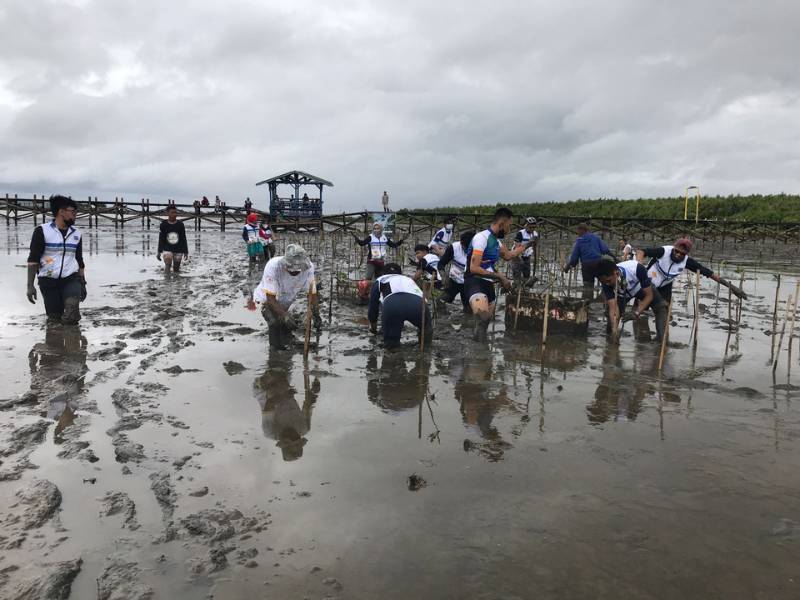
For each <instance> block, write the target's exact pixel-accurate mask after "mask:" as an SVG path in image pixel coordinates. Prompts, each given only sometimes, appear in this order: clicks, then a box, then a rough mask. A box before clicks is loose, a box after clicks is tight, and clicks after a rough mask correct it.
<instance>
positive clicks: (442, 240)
mask: <svg viewBox="0 0 800 600" xmlns="http://www.w3.org/2000/svg"><path fill="white" fill-rule="evenodd" d="M452 237H453V220H452V219H447V220H446V221H445V222H444V227H442V228H441V229H440V230H439V231H437V232H436V233H435V234H434V236H433V239H432V240H431V241H430V243H429V244H428V248H429V249H430V251H431V252H433V253H434V254H435V255H436V256H442V255H443V254H444V251H445V250H447V246H449V245H450V239H451V238H452Z"/></svg>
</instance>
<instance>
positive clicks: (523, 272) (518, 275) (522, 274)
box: [511, 217, 539, 281]
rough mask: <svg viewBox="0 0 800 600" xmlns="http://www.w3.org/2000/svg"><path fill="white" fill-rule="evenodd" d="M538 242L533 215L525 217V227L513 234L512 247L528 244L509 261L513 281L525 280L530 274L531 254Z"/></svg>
mask: <svg viewBox="0 0 800 600" xmlns="http://www.w3.org/2000/svg"><path fill="white" fill-rule="evenodd" d="M538 243H539V232H538V231H536V219H535V218H534V217H527V218H526V219H525V227H523V228H522V229H520V230H519V231H518V232H517V235H516V236H514V248H517V247H518V246H519V245H521V244H528V247H527V249H526V250H525V251H524V252H523V253H522V255H521V256H518V257H517V258H515V259H514V260H512V261H511V274H512V276H513V277H514V280H515V281H518V280H520V279H522V280H523V281H527V280H528V279H530V276H531V257H532V256H533V252H534V248H535V247H536V245H537V244H538Z"/></svg>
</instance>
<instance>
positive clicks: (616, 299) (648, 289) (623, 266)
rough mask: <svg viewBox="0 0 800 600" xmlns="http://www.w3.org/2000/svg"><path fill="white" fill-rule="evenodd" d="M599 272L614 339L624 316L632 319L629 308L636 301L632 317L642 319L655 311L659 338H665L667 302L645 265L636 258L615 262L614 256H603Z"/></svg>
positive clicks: (659, 339)
mask: <svg viewBox="0 0 800 600" xmlns="http://www.w3.org/2000/svg"><path fill="white" fill-rule="evenodd" d="M596 273H597V278H598V279H599V280H600V283H601V284H602V288H603V295H604V296H605V298H606V302H607V303H608V321H609V324H610V325H611V331H612V333H613V337H614V339H616V337H617V332H618V323H619V320H620V318H622V319H624V320H628V318H626V315H625V309H626V307H627V306H628V304H629V303H630V302H631V300H634V301H635V303H634V307H633V315H632V319H634V320H636V319H638V318H639V317H640V316H641V315H642V313H643V312H644V311H645V310H647V309H648V308H649V309H650V310H652V311H653V314H654V315H655V317H656V341H661V338H662V336H663V335H664V328H665V325H666V323H667V305H666V303H665V302H664V299H663V298H662V297H661V295H660V294H659V293H658V290H657V289H656V288H655V286H654V285H652V283H651V282H650V278H649V277H648V276H647V269H646V268H645V267H644V265H641V264H639V262H637V261H635V260H627V261H625V262H621V263H615V262H614V260H613V259H612V258H611V257H603V258H601V259H600V263H599V264H598V266H597V271H596Z"/></svg>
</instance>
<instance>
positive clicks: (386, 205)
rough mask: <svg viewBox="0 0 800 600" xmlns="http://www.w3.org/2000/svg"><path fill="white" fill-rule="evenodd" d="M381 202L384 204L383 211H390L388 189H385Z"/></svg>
mask: <svg viewBox="0 0 800 600" xmlns="http://www.w3.org/2000/svg"><path fill="white" fill-rule="evenodd" d="M381 204H383V212H389V194H387V193H386V190H383V196H381Z"/></svg>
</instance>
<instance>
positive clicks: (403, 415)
mask: <svg viewBox="0 0 800 600" xmlns="http://www.w3.org/2000/svg"><path fill="white" fill-rule="evenodd" d="M27 236H28V233H27V232H23V231H22V230H20V231H19V233H18V232H17V230H15V229H13V228H11V229H8V230H5V231H2V232H0V244H4V245H2V246H0V251H1V252H0V256H2V259H0V274H2V277H3V280H4V281H5V282H6V285H5V286H3V287H2V288H0V311H2V314H3V326H2V329H0V369H2V372H3V373H4V385H3V388H2V391H0V402H2V407H3V410H2V411H0V460H2V464H0V480H2V481H0V520H2V523H3V527H2V533H0V545H2V548H3V551H2V553H0V597H3V598H18V597H31V598H33V597H48V594H51V595H52V597H58V596H57V595H56V594H57V593H58V592H59V591H64V590H65V589H68V588H69V586H70V585H71V588H69V589H71V595H70V596H69V597H71V598H94V597H100V598H147V597H156V598H164V597H173V598H184V597H186V598H198V597H216V598H305V597H308V598H325V597H339V598H398V599H400V598H410V597H420V598H588V597H591V598H609V599H611V598H613V599H617V598H659V599H661V598H698V599H699V598H710V597H720V598H765V599H767V598H770V599H772V598H796V597H798V595H800V589H798V585H799V583H798V582H799V581H800V580H798V577H800V573H798V569H800V567H799V566H798V565H799V564H800V563H798V561H797V556H798V553H799V552H800V469H798V467H800V452H799V451H800V434H799V433H798V432H800V429H798V425H799V424H800V423H799V422H800V413H798V410H797V402H798V398H797V395H798V390H800V388H798V387H796V386H797V385H800V383H798V382H797V381H796V372H797V371H800V365H799V364H797V363H798V356H800V352H798V348H797V347H796V346H797V340H796V339H795V348H794V353H793V357H792V358H791V361H792V363H793V364H792V372H790V371H789V369H787V364H788V363H787V358H788V356H787V352H786V347H787V342H788V334H787V336H786V337H785V338H784V340H783V346H782V351H781V352H780V353H779V355H778V356H779V362H778V367H777V370H776V372H775V376H774V377H773V374H772V364H771V361H770V355H771V342H772V340H773V336H772V335H771V332H772V330H773V329H772V309H773V301H774V293H775V277H774V273H776V272H782V273H783V282H782V287H781V298H782V302H781V310H782V311H785V306H784V301H785V299H786V297H788V295H789V294H793V293H794V288H795V281H796V277H795V269H794V267H793V266H791V265H788V264H786V265H782V264H780V261H773V263H772V265H771V266H770V267H769V269H767V267H765V266H764V265H756V264H750V263H747V262H746V261H745V260H743V259H742V262H741V264H738V265H737V264H733V263H732V262H730V263H729V265H728V266H727V267H725V268H726V272H727V274H728V275H729V276H731V278H735V279H737V280H738V277H739V276H738V274H736V272H735V270H734V269H735V268H736V266H742V267H744V272H745V284H744V285H745V289H746V291H747V292H748V293H749V294H750V295H751V300H750V301H749V302H747V303H746V304H745V305H744V308H743V315H742V319H741V326H740V327H739V328H738V329H737V328H735V327H733V328H732V327H731V326H730V325H729V324H728V322H727V319H728V304H727V296H726V294H725V293H724V288H723V292H722V293H721V294H720V295H719V296H717V290H716V286H715V285H714V284H712V283H711V282H708V281H705V282H704V284H703V292H702V293H701V298H700V312H701V315H702V319H701V321H700V329H699V334H698V343H697V345H696V348H694V347H693V344H691V343H690V328H691V323H692V314H693V308H692V302H691V301H689V302H688V303H687V301H686V299H687V294H686V293H685V292H684V287H683V286H684V282H681V287H680V290H679V292H678V293H676V295H675V296H676V301H675V305H674V323H675V326H674V327H673V328H672V334H671V341H672V343H671V346H670V348H669V350H668V352H667V356H666V361H665V365H664V367H663V371H662V373H661V375H660V376H659V374H658V369H657V365H658V348H657V346H656V345H655V344H653V343H648V342H641V341H640V342H637V341H636V340H635V339H634V337H633V336H631V335H627V334H626V335H624V336H623V338H622V341H621V343H620V345H619V346H618V347H615V346H609V345H608V344H607V343H606V338H605V333H604V327H603V323H602V320H601V318H602V311H601V310H600V309H599V307H597V306H595V307H593V309H592V316H593V320H592V323H591V326H590V330H589V335H588V336H587V337H585V338H583V337H572V336H570V337H559V336H552V337H551V338H550V339H549V340H548V344H547V350H546V351H545V352H544V354H543V353H542V350H541V345H540V338H539V334H530V333H528V334H526V333H524V332H518V333H517V334H515V335H511V334H508V335H507V334H506V332H505V330H504V327H503V323H502V318H501V315H500V314H498V318H497V322H496V325H495V327H494V331H493V333H492V334H491V335H490V344H489V346H488V347H482V348H481V347H474V346H473V345H472V343H471V342H470V341H469V337H468V335H467V333H466V332H467V331H468V330H469V321H466V320H464V319H463V317H462V316H461V315H460V314H458V313H457V312H456V311H454V310H451V311H450V314H449V315H441V314H440V315H439V317H438V319H437V323H436V330H435V331H436V340H435V342H434V348H433V350H432V351H431V352H430V353H429V354H428V355H426V356H425V357H424V358H420V356H419V352H418V350H417V348H416V345H415V343H414V340H415V338H414V337H413V336H412V335H411V333H410V332H409V333H408V337H407V339H406V341H407V344H406V345H405V347H404V348H403V349H401V350H400V351H393V352H384V350H383V349H382V347H381V346H380V344H379V343H378V342H377V341H376V340H375V339H373V338H372V337H371V336H369V335H368V333H367V331H366V321H365V309H364V307H358V306H354V305H350V304H344V303H335V305H334V310H333V311H332V323H331V324H330V325H328V324H327V316H328V311H327V306H325V307H324V308H323V311H322V312H323V315H324V320H325V322H326V328H325V331H324V332H323V333H322V334H321V335H320V336H319V339H318V340H316V341H317V344H318V347H317V349H316V350H315V351H314V352H312V353H311V356H310V357H309V359H308V361H304V360H303V356H302V351H301V350H299V349H295V350H294V351H290V352H280V353H269V351H268V350H267V340H266V331H265V327H264V323H263V320H262V318H261V316H260V314H259V313H258V312H249V311H247V310H246V309H245V298H244V293H245V291H246V290H248V289H249V288H251V287H252V286H253V285H254V283H255V282H256V281H257V280H258V278H259V276H260V273H259V272H258V270H254V271H252V272H249V269H248V265H247V261H246V259H245V258H244V255H243V254H244V253H243V250H242V248H241V243H240V240H239V239H238V237H237V235H236V234H235V233H228V234H220V233H217V232H204V233H202V234H196V235H195V234H190V249H191V250H193V256H192V260H191V262H189V263H188V264H187V265H186V268H185V270H184V271H183V272H182V273H181V274H180V275H179V276H177V277H168V278H167V277H164V275H163V274H162V273H161V272H160V270H159V266H160V265H159V263H156V262H155V260H154V258H153V256H152V254H153V252H154V251H155V245H156V234H155V232H140V231H126V232H124V233H122V232H114V231H113V230H112V231H103V232H100V233H99V235H98V233H97V232H92V233H91V234H90V235H88V236H87V241H86V242H84V243H87V251H88V252H87V254H89V256H87V279H88V280H89V292H90V296H89V298H88V300H87V301H86V303H84V304H83V305H82V312H83V315H84V318H83V320H82V322H81V326H80V328H79V329H75V328H62V327H60V326H55V327H54V326H50V327H48V326H46V325H45V323H44V317H43V314H42V306H41V304H38V305H37V306H31V305H29V304H28V303H27V301H26V300H25V297H24V278H25V270H24V268H23V266H24V263H25V259H26V254H27V253H26V250H25V248H24V246H25V245H26V244H27ZM327 243H328V242H326V244H323V245H321V246H320V247H323V248H325V249H326V251H327V253H328V254H329V253H330V250H329V247H328V245H327ZM310 245H311V246H314V245H315V244H314V243H311V244H310ZM341 256H342V254H340V255H339V257H340V258H339V259H338V261H339V262H340V263H342V264H341V265H340V264H338V263H337V270H339V269H340V268H343V264H344V260H343V259H342V258H341ZM317 262H319V263H320V264H321V265H322V269H321V271H322V277H321V280H322V283H323V288H324V289H323V293H324V294H326V295H327V287H328V282H329V279H328V276H327V275H328V268H329V265H330V262H331V261H330V256H329V255H328V256H324V257H321V258H319V257H318V259H317ZM353 262H355V261H353ZM715 266H716V265H715ZM295 310H297V311H298V313H302V312H303V303H302V302H300V303H298V305H297V306H296V308H295ZM500 313H502V301H501V308H500ZM732 313H733V314H734V316H735V307H734V309H733V310H732ZM782 314H783V313H782ZM781 321H782V318H781ZM628 327H629V326H628ZM778 328H780V323H779V325H778ZM787 329H788V327H787ZM490 331H491V330H490ZM729 332H731V335H730V337H729ZM775 343H776V344H777V340H776V342H775ZM726 347H727V350H726ZM25 594H29V595H27V596H26V595H25Z"/></svg>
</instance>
